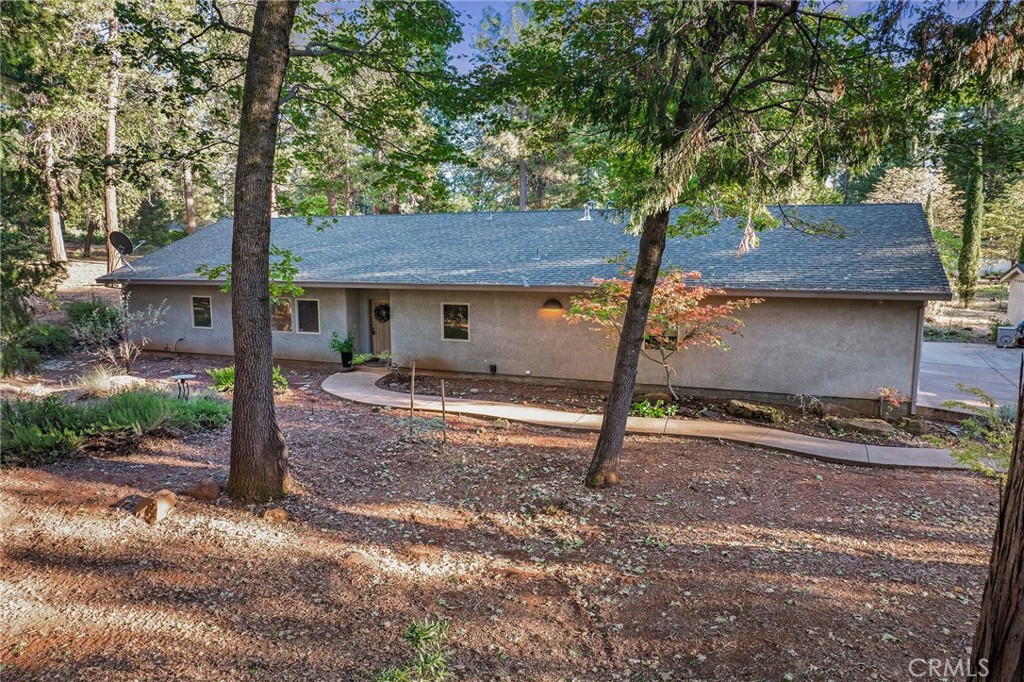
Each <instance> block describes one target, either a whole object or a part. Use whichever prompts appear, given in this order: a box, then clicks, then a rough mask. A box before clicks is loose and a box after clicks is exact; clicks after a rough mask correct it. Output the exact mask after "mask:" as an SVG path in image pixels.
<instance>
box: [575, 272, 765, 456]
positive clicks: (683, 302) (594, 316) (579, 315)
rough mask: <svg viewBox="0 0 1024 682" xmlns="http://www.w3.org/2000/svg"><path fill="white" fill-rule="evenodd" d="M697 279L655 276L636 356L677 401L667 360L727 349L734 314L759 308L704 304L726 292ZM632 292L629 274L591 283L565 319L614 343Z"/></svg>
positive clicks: (695, 275) (736, 323) (748, 301)
mask: <svg viewBox="0 0 1024 682" xmlns="http://www.w3.org/2000/svg"><path fill="white" fill-rule="evenodd" d="M700 277H701V275H700V273H699V272H683V271H682V270H678V269H676V270H670V271H669V272H666V273H662V274H661V275H659V276H658V280H657V282H656V283H655V285H654V295H653V297H652V299H651V308H650V313H649V314H648V315H647V323H646V327H645V328H644V343H643V345H642V347H641V348H640V353H641V355H643V356H644V357H645V358H647V359H648V360H651V361H652V362H656V363H658V364H659V365H661V367H662V369H663V370H664V371H665V386H666V387H667V388H668V391H669V393H671V394H672V396H673V397H674V398H676V399H678V398H679V396H678V394H677V393H676V391H675V387H674V386H673V385H672V377H673V375H674V374H675V369H674V368H673V367H672V364H671V363H670V362H669V359H670V358H671V357H672V356H673V355H675V354H676V353H677V352H678V351H681V350H684V349H686V348H697V347H718V348H727V346H726V344H725V341H724V339H723V337H725V336H727V335H729V334H734V333H736V332H737V331H738V330H739V328H740V327H742V326H743V322H742V321H740V320H739V319H737V318H736V317H735V313H736V311H738V310H741V309H743V308H749V307H750V306H752V305H754V304H756V303H760V302H761V299H759V298H741V299H733V300H729V301H725V302H724V303H714V304H712V303H707V302H706V299H708V298H709V297H718V296H724V295H725V291H723V290H722V289H715V288H712V287H706V286H703V285H700V284H695V281H696V280H699V279H700ZM632 288H633V272H632V271H626V272H624V273H623V276H622V277H613V278H611V279H599V278H595V279H594V288H593V289H592V290H590V291H588V292H587V293H585V294H581V295H579V296H574V297H572V299H571V302H570V307H569V312H568V314H567V318H568V320H569V322H570V323H579V322H588V323H590V324H592V325H594V326H593V329H594V330H595V331H602V332H604V333H605V334H606V335H607V336H608V338H609V339H611V340H612V341H614V342H616V343H617V342H618V340H619V336H620V335H621V333H622V320H623V318H624V316H625V313H626V305H627V303H628V302H629V296H630V292H631V290H632ZM606 468H607V465H606ZM605 475H607V472H605ZM588 476H589V473H588Z"/></svg>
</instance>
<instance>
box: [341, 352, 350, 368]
mask: <svg viewBox="0 0 1024 682" xmlns="http://www.w3.org/2000/svg"><path fill="white" fill-rule="evenodd" d="M341 366H342V367H351V366H352V353H348V352H345V351H342V353H341Z"/></svg>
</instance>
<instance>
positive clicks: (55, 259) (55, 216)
mask: <svg viewBox="0 0 1024 682" xmlns="http://www.w3.org/2000/svg"><path fill="white" fill-rule="evenodd" d="M42 141H43V153H44V155H45V156H46V162H45V163H46V189H47V204H48V205H49V208H50V262H51V263H67V262H68V254H67V251H65V249H64V229H63V225H64V219H63V218H62V217H61V215H60V189H59V188H58V187H57V170H56V166H57V161H56V154H55V153H54V151H53V129H52V128H51V127H50V126H49V125H47V126H46V128H44V129H43V137H42Z"/></svg>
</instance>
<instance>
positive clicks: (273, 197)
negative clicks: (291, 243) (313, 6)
mask: <svg viewBox="0 0 1024 682" xmlns="http://www.w3.org/2000/svg"><path fill="white" fill-rule="evenodd" d="M275 1H276V0H275ZM275 135H276V133H275ZM237 186H238V182H237V181H236V182H235V187H236V189H235V191H236V192H237V191H238V189H237ZM277 216H278V213H277V185H276V184H274V181H273V179H271V181H270V217H271V218H276V217H277Z"/></svg>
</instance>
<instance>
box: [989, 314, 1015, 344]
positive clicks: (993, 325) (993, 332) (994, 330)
mask: <svg viewBox="0 0 1024 682" xmlns="http://www.w3.org/2000/svg"><path fill="white" fill-rule="evenodd" d="M1009 326H1010V321H1009V320H1000V319H999V318H998V317H993V318H992V319H991V320H989V321H988V340H989V341H995V340H996V339H998V338H999V328H1000V327H1009Z"/></svg>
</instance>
